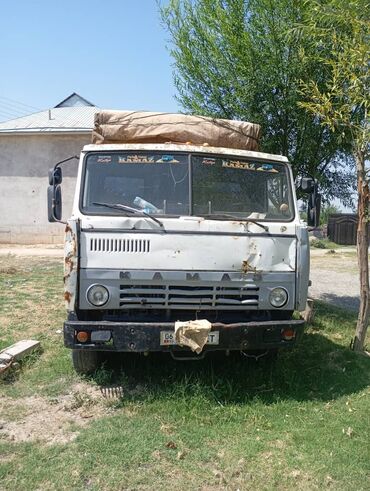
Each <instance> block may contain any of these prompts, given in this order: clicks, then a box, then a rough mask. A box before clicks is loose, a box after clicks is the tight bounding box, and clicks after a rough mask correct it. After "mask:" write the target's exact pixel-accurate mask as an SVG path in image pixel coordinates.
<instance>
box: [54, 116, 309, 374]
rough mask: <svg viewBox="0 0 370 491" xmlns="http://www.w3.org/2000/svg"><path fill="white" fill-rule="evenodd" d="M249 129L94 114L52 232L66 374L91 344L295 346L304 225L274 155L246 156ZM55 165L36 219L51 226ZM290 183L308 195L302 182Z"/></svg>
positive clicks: (179, 349) (90, 353)
mask: <svg viewBox="0 0 370 491" xmlns="http://www.w3.org/2000/svg"><path fill="white" fill-rule="evenodd" d="M258 135H259V127H258V126H257V125H252V124H250V123H242V122H238V121H226V120H214V119H208V118H203V117H195V116H183V115H179V114H176V115H170V114H164V113H128V112H109V111H102V112H100V113H98V114H97V115H96V119H95V130H94V133H93V142H94V143H93V144H91V145H87V146H85V147H84V148H83V150H82V152H81V155H80V158H79V167H78V176H77V185H76V191H75V198H74V204H73V210H72V214H71V216H70V218H69V219H68V220H67V221H66V234H65V275H64V281H65V292H64V297H65V302H66V307H67V313H68V317H67V319H66V321H65V322H64V343H65V346H67V347H68V348H70V349H71V350H72V359H73V363H74V366H75V368H76V370H77V371H79V372H82V373H88V372H92V371H94V370H95V369H96V368H97V366H98V364H99V362H100V359H101V357H100V355H101V354H102V352H105V353H111V352H120V353H122V354H123V353H127V352H131V353H132V352H135V353H142V354H150V353H151V352H158V351H162V352H167V353H168V354H169V355H171V356H172V357H174V358H175V359H199V358H202V357H204V356H205V355H206V354H207V353H209V352H210V351H214V350H223V351H224V352H225V353H226V354H228V353H229V352H230V351H239V352H241V353H245V354H253V355H254V356H262V355H264V354H269V353H271V352H273V351H275V350H277V349H278V348H291V347H292V346H293V345H294V344H295V343H296V342H297V341H298V339H299V338H300V336H301V334H302V332H303V328H304V321H303V320H301V319H293V312H294V311H295V310H296V311H302V310H304V308H305V305H306V299H307V289H308V284H309V243H308V232H307V225H306V224H305V223H304V222H302V221H301V220H300V217H299V213H298V207H297V199H296V192H295V185H294V180H293V174H292V170H291V168H290V166H289V163H288V160H287V158H286V157H284V156H281V155H270V154H266V153H261V152H259V151H257V144H258ZM67 160H68V159H67ZM62 164H63V162H62V163H58V164H56V165H55V166H54V167H53V168H52V169H51V171H50V172H49V189H48V205H49V206H48V209H49V211H48V213H49V220H50V221H61V220H62V212H61V201H62V200H61V183H62V170H61V169H62ZM301 187H302V189H303V191H306V192H312V191H313V188H314V186H313V182H312V179H310V178H305V179H303V180H302V184H301Z"/></svg>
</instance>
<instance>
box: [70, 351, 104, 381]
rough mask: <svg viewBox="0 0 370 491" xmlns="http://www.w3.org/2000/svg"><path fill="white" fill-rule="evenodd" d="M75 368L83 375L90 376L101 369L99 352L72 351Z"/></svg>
mask: <svg viewBox="0 0 370 491" xmlns="http://www.w3.org/2000/svg"><path fill="white" fill-rule="evenodd" d="M72 362H73V367H74V369H75V370H76V372H77V373H80V374H81V375H89V374H91V373H93V372H95V370H96V369H97V368H98V367H99V365H100V356H99V352H98V351H89V350H79V349H74V350H72Z"/></svg>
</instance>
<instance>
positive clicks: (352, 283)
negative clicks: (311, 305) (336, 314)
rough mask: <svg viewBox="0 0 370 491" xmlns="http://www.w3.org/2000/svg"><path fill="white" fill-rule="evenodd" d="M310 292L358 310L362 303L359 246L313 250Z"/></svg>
mask: <svg viewBox="0 0 370 491" xmlns="http://www.w3.org/2000/svg"><path fill="white" fill-rule="evenodd" d="M310 279H311V282H312V285H311V287H310V288H309V295H310V296H311V297H312V298H314V299H319V300H324V301H325V302H328V303H329V304H331V305H336V306H338V307H343V308H347V309H351V310H357V309H358V307H359V303H360V297H359V295H360V287H359V280H358V268H357V256H356V252H355V249H353V250H350V249H345V250H341V249H339V250H337V251H336V252H334V253H333V252H330V251H327V250H325V249H324V250H322V249H321V250H320V249H318V250H315V249H313V250H311V273H310Z"/></svg>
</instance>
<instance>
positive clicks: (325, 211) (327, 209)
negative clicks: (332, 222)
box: [320, 205, 341, 225]
mask: <svg viewBox="0 0 370 491" xmlns="http://www.w3.org/2000/svg"><path fill="white" fill-rule="evenodd" d="M340 212H341V211H340V209H339V208H338V207H337V206H335V205H327V206H323V208H322V210H321V213H320V225H327V223H328V221H329V216H330V215H335V214H337V213H340Z"/></svg>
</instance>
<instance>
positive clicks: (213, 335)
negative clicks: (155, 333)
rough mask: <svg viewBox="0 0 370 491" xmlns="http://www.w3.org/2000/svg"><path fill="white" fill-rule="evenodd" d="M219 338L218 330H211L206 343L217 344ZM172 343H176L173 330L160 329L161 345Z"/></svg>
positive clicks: (170, 344)
mask: <svg viewBox="0 0 370 491" xmlns="http://www.w3.org/2000/svg"><path fill="white" fill-rule="evenodd" d="M219 340H220V333H219V331H212V332H210V333H209V334H208V340H207V343H206V344H219ZM174 344H177V343H176V340H175V333H174V332H173V331H161V346H172V345H174Z"/></svg>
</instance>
